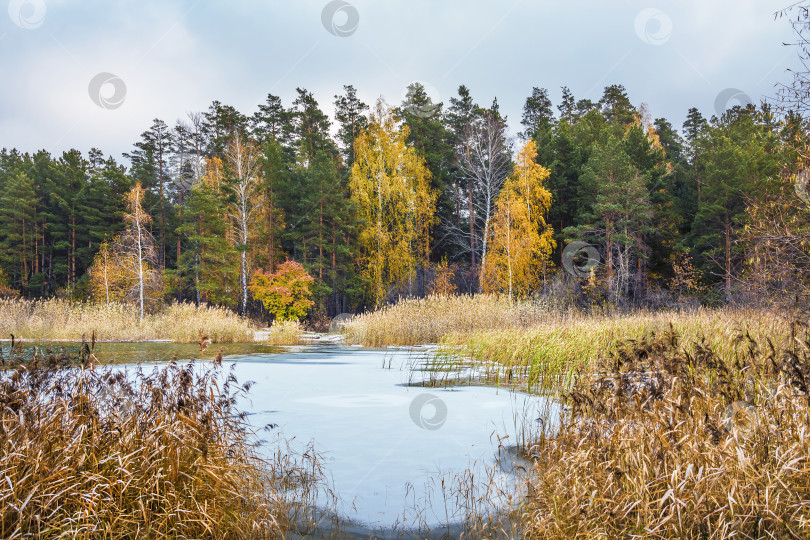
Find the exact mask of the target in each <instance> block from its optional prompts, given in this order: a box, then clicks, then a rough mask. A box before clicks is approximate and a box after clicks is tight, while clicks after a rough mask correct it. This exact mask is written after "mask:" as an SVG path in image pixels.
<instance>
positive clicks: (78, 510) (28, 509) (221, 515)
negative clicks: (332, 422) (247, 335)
mask: <svg viewBox="0 0 810 540" xmlns="http://www.w3.org/2000/svg"><path fill="white" fill-rule="evenodd" d="M82 356H83V357H82V362H83V363H84V364H85V366H86V367H70V366H71V365H74V364H73V360H74V359H70V358H67V357H66V356H65V355H64V354H61V355H58V356H57V355H50V356H47V357H45V356H42V357H40V356H36V357H35V358H34V359H32V360H29V361H26V362H22V361H21V360H14V359H13V358H12V360H11V362H12V363H13V364H16V367H15V368H14V369H6V370H4V371H3V372H2V373H1V374H0V400H2V409H1V410H0V427H2V430H0V449H1V450H0V478H2V479H3V481H2V482H0V508H2V510H0V537H3V538H23V537H33V538H54V537H81V538H90V537H92V538H150V537H151V538H155V537H164V536H170V537H174V538H178V537H179V538H183V537H196V538H199V537H209V538H211V537H216V538H247V537H250V538H271V537H279V536H280V535H281V533H282V530H283V529H284V528H285V527H286V521H285V520H286V519H287V515H288V514H287V512H286V509H285V506H284V502H283V497H282V496H281V495H279V491H278V490H277V488H276V483H277V480H276V478H275V476H274V471H272V470H271V468H270V467H268V464H267V462H265V461H264V460H262V459H261V458H259V457H258V454H257V453H256V450H255V439H254V435H255V434H254V433H253V431H252V428H251V426H250V425H249V424H248V423H247V421H246V420H245V416H244V415H243V414H241V413H239V412H238V411H237V410H235V408H234V404H235V403H236V400H237V398H238V397H239V396H241V395H243V394H245V393H246V392H247V390H248V389H249V385H243V386H239V385H238V384H237V382H236V380H235V379H234V378H233V376H232V375H229V374H228V373H223V372H222V370H221V368H217V367H212V368H208V369H199V368H196V367H195V366H194V365H193V364H191V363H189V364H187V365H184V366H179V365H176V364H175V363H172V364H170V365H169V366H167V367H165V368H155V370H154V371H153V372H151V373H149V374H146V373H144V372H142V371H141V370H140V369H139V370H138V371H137V372H136V373H135V374H134V375H133V374H127V373H125V372H124V371H123V370H120V369H112V368H95V369H93V368H91V367H90V366H91V363H92V362H91V360H92V359H91V356H92V353H90V351H89V349H87V348H85V352H84V353H83V355H82ZM3 361H4V363H5V362H6V360H5V359H4V360H3ZM276 472H277V471H276ZM276 476H277V475H276Z"/></svg>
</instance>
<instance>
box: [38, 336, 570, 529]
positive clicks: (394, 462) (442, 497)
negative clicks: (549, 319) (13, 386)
mask: <svg viewBox="0 0 810 540" xmlns="http://www.w3.org/2000/svg"><path fill="white" fill-rule="evenodd" d="M47 346H48V347H51V348H56V347H59V346H64V347H66V348H67V349H68V350H72V349H74V348H75V349H76V350H77V351H78V347H79V346H80V345H79V344H75V343H73V344H49V345H47ZM216 348H217V347H216V346H214V347H212V350H213V349H216ZM225 351H226V357H225V360H224V362H223V364H224V366H223V367H224V368H225V369H226V370H227V371H231V369H232V371H233V373H234V375H235V376H236V378H237V380H238V381H239V383H240V384H241V383H245V382H247V381H253V382H254V385H253V386H252V388H251V390H250V392H249V394H248V398H247V400H246V401H243V402H241V403H239V404H238V408H239V410H242V411H245V412H247V413H248V414H249V420H250V422H251V423H252V424H253V425H254V426H256V427H262V426H265V425H267V424H273V425H274V426H275V427H274V428H273V429H272V430H271V431H269V432H267V433H262V435H263V438H264V439H265V440H266V443H265V444H264V445H263V446H262V447H261V448H262V451H263V452H266V454H267V456H268V457H272V456H273V455H274V454H275V453H276V451H277V450H281V451H282V452H283V453H285V452H287V451H288V449H289V450H292V455H293V456H301V455H303V454H304V453H306V452H309V454H310V455H311V454H312V451H311V450H313V449H314V452H315V453H316V454H317V455H318V456H319V461H318V463H319V465H320V466H321V468H322V470H323V472H324V475H325V478H324V480H325V482H326V485H327V486H328V488H329V489H330V490H331V492H332V493H333V494H334V495H335V496H336V497H337V499H335V497H330V496H329V495H328V494H327V493H325V492H321V493H319V496H318V498H317V500H316V504H317V505H318V507H319V509H320V512H319V513H318V515H322V516H325V517H324V519H323V523H322V525H323V527H324V528H325V529H326V530H328V529H329V528H330V527H331V526H330V524H329V523H327V522H331V519H327V517H329V518H331V517H333V516H334V515H337V516H339V517H340V519H341V524H340V527H341V530H345V529H346V528H347V527H349V528H353V530H355V531H357V534H358V537H365V538H368V537H369V532H372V531H373V533H374V535H375V536H379V537H397V535H398V534H397V533H396V531H397V530H398V531H402V530H408V529H422V530H424V529H432V530H433V531H437V530H439V531H440V530H441V528H442V527H445V526H447V525H448V524H458V523H460V522H463V521H464V519H465V517H466V515H467V513H468V511H469V510H470V509H472V510H474V511H475V512H476V513H478V514H479V515H480V514H482V513H496V512H497V511H498V510H500V509H503V508H505V507H506V506H508V505H509V504H514V503H516V502H518V501H519V499H520V496H521V493H522V491H523V487H522V486H523V483H522V482H521V478H520V470H521V468H522V467H523V465H525V464H524V463H522V462H521V460H520V459H519V458H517V457H516V455H517V454H516V453H515V452H514V447H515V445H517V444H519V443H521V442H523V437H525V436H526V434H531V433H535V434H536V433H537V432H538V431H539V430H540V429H541V423H540V422H538V419H540V418H545V419H547V420H552V423H553V419H554V418H556V417H557V416H558V414H559V409H558V406H557V405H556V404H553V403H550V402H549V400H547V399H546V398H542V397H538V396H532V395H528V394H523V393H516V392H510V391H508V390H505V389H499V388H493V387H486V386H470V385H457V386H451V387H426V386H421V385H420V383H422V382H424V381H427V380H430V378H431V374H430V373H429V372H424V371H423V369H422V368H423V367H424V365H425V363H426V362H427V361H429V360H430V359H431V357H432V350H431V349H429V348H413V349H387V350H375V349H364V348H360V347H347V346H339V345H310V346H299V347H286V348H279V347H269V346H266V345H260V344H243V345H236V344H231V345H226V346H225ZM96 354H97V356H98V357H99V360H100V363H107V362H111V361H112V362H114V363H116V364H119V365H120V367H121V368H126V367H127V366H131V365H132V364H135V363H145V364H148V363H153V362H157V363H161V364H162V363H165V362H166V361H168V360H170V359H171V358H172V357H175V358H177V359H178V360H179V361H183V360H185V359H188V358H193V357H195V356H197V357H199V347H198V346H196V345H178V344H170V343H137V344H135V343H102V344H99V345H98V348H97V349H96ZM213 354H214V353H211V352H210V350H209V351H208V353H207V354H206V355H205V356H204V358H206V357H207V358H208V359H207V360H205V359H204V360H203V361H202V362H201V363H200V365H201V366H202V365H208V363H209V362H210V358H211V357H212V356H213ZM231 366H233V367H231ZM436 375H438V376H436ZM447 375H448V374H447V373H441V374H435V373H434V376H435V377H434V378H437V379H440V380H443V379H446V378H447ZM465 376H466V375H465ZM465 376H462V377H460V378H462V379H463V378H464V377H465ZM451 378H452V374H451ZM385 531H387V532H385ZM392 531H394V532H392ZM452 536H457V535H455V534H453V535H452ZM437 537H438V535H437Z"/></svg>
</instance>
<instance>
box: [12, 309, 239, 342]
mask: <svg viewBox="0 0 810 540" xmlns="http://www.w3.org/2000/svg"><path fill="white" fill-rule="evenodd" d="M92 332H95V333H96V336H97V338H98V339H99V340H109V341H146V340H159V339H165V340H171V341H175V342H179V343H194V342H196V341H198V340H199V335H200V332H204V333H206V334H208V335H209V336H210V338H211V340H212V341H213V342H215V343H234V342H252V341H253V332H254V327H253V324H252V323H251V322H250V321H249V320H248V319H245V318H243V317H240V316H239V315H236V314H235V313H233V312H232V311H230V310H228V309H225V308H219V307H211V306H200V307H196V306H195V305H193V304H178V303H172V304H169V305H167V306H166V307H165V308H163V309H162V310H161V311H159V312H158V313H154V314H147V315H146V316H145V317H144V319H143V320H139V318H138V312H137V309H136V308H135V307H134V306H131V305H126V304H85V303H75V302H69V301H66V300H59V299H50V300H34V301H31V300H8V299H7V300H0V336H3V337H6V336H9V335H10V334H14V335H15V336H16V337H18V338H21V339H36V340H49V341H60V340H64V341H75V340H80V339H81V338H82V335H85V334H86V335H90V333H92Z"/></svg>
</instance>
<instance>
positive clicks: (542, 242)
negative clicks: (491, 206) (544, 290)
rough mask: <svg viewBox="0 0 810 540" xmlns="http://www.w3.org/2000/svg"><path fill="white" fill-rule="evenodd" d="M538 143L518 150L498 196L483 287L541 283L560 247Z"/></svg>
mask: <svg viewBox="0 0 810 540" xmlns="http://www.w3.org/2000/svg"><path fill="white" fill-rule="evenodd" d="M536 158H537V143H535V142H534V141H529V142H527V143H526V145H525V146H524V147H523V148H522V149H521V151H520V153H519V154H518V156H517V162H516V164H515V170H514V173H513V174H512V175H511V176H510V177H509V178H508V179H507V181H506V184H505V185H504V187H503V189H502V190H501V193H500V194H499V195H498V198H497V201H496V212H495V216H494V218H493V222H492V233H491V236H492V238H491V252H490V256H489V258H488V259H487V260H486V263H485V264H484V265H483V268H482V272H481V276H482V288H483V290H484V291H486V292H506V293H507V294H508V295H509V298H512V297H514V296H525V295H527V294H529V293H530V292H531V291H532V290H534V289H535V288H536V287H537V286H539V285H540V280H541V278H543V277H544V276H545V274H546V273H547V271H548V264H549V260H550V258H551V251H552V250H553V249H554V247H555V242H554V240H553V234H554V232H553V230H552V228H551V226H549V225H548V223H547V221H546V216H547V215H548V210H549V208H550V207H551V193H550V192H549V191H548V190H547V189H546V187H545V186H544V185H543V182H544V181H545V180H546V179H548V177H549V171H548V169H546V168H545V167H543V166H541V165H539V164H538V163H536V161H535V159H536Z"/></svg>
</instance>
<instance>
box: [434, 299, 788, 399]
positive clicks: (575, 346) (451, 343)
mask: <svg viewBox="0 0 810 540" xmlns="http://www.w3.org/2000/svg"><path fill="white" fill-rule="evenodd" d="M670 325H671V326H672V327H673V328H674V329H675V330H676V331H677V332H678V333H679V334H680V335H681V336H682V337H683V339H684V340H689V341H695V340H698V339H702V338H704V337H705V339H706V340H707V342H708V343H709V344H710V345H711V346H712V347H714V348H716V349H717V350H718V352H720V353H721V354H726V353H728V352H729V349H730V348H731V347H732V345H731V344H732V343H733V341H734V336H735V335H737V334H738V333H739V332H741V331H747V332H750V333H751V335H752V336H754V338H755V339H758V340H762V339H767V338H768V337H769V336H772V335H781V334H784V332H785V331H786V330H787V328H788V327H789V326H790V324H789V323H788V322H787V320H786V319H784V318H783V317H780V316H777V315H776V314H774V313H772V312H768V311H764V310H741V309H719V310H711V309H699V310H690V311H672V312H648V311H643V312H635V313H631V314H626V315H616V316H593V315H584V314H579V313H575V312H570V313H566V314H560V315H558V314H546V316H545V318H541V317H537V318H536V319H535V322H534V324H533V326H531V327H530V328H504V329H496V330H476V331H473V332H464V333H451V334H448V335H446V336H444V338H443V339H442V340H441V344H442V350H443V352H444V353H446V354H444V357H448V358H452V357H453V356H459V357H461V358H462V359H465V360H467V361H471V362H473V363H478V364H496V365H499V366H504V367H505V368H507V372H508V374H509V375H508V377H509V379H512V380H514V381H515V382H517V381H519V382H521V383H526V384H528V386H529V388H530V389H532V390H536V391H555V390H560V389H564V388H565V387H566V386H567V385H568V383H569V382H570V379H571V376H572V375H573V374H574V373H575V372H576V371H577V370H580V369H587V368H588V366H589V365H590V364H591V363H592V362H593V361H594V360H596V359H597V358H598V357H599V356H601V355H603V354H605V353H609V352H611V351H612V350H614V349H615V346H616V343H618V342H621V341H624V340H628V339H639V338H641V337H642V336H644V335H648V334H649V333H651V332H661V331H663V330H665V329H667V328H669V327H670ZM495 374H496V375H498V376H501V375H502V374H503V370H500V371H495ZM495 382H501V381H495Z"/></svg>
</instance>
